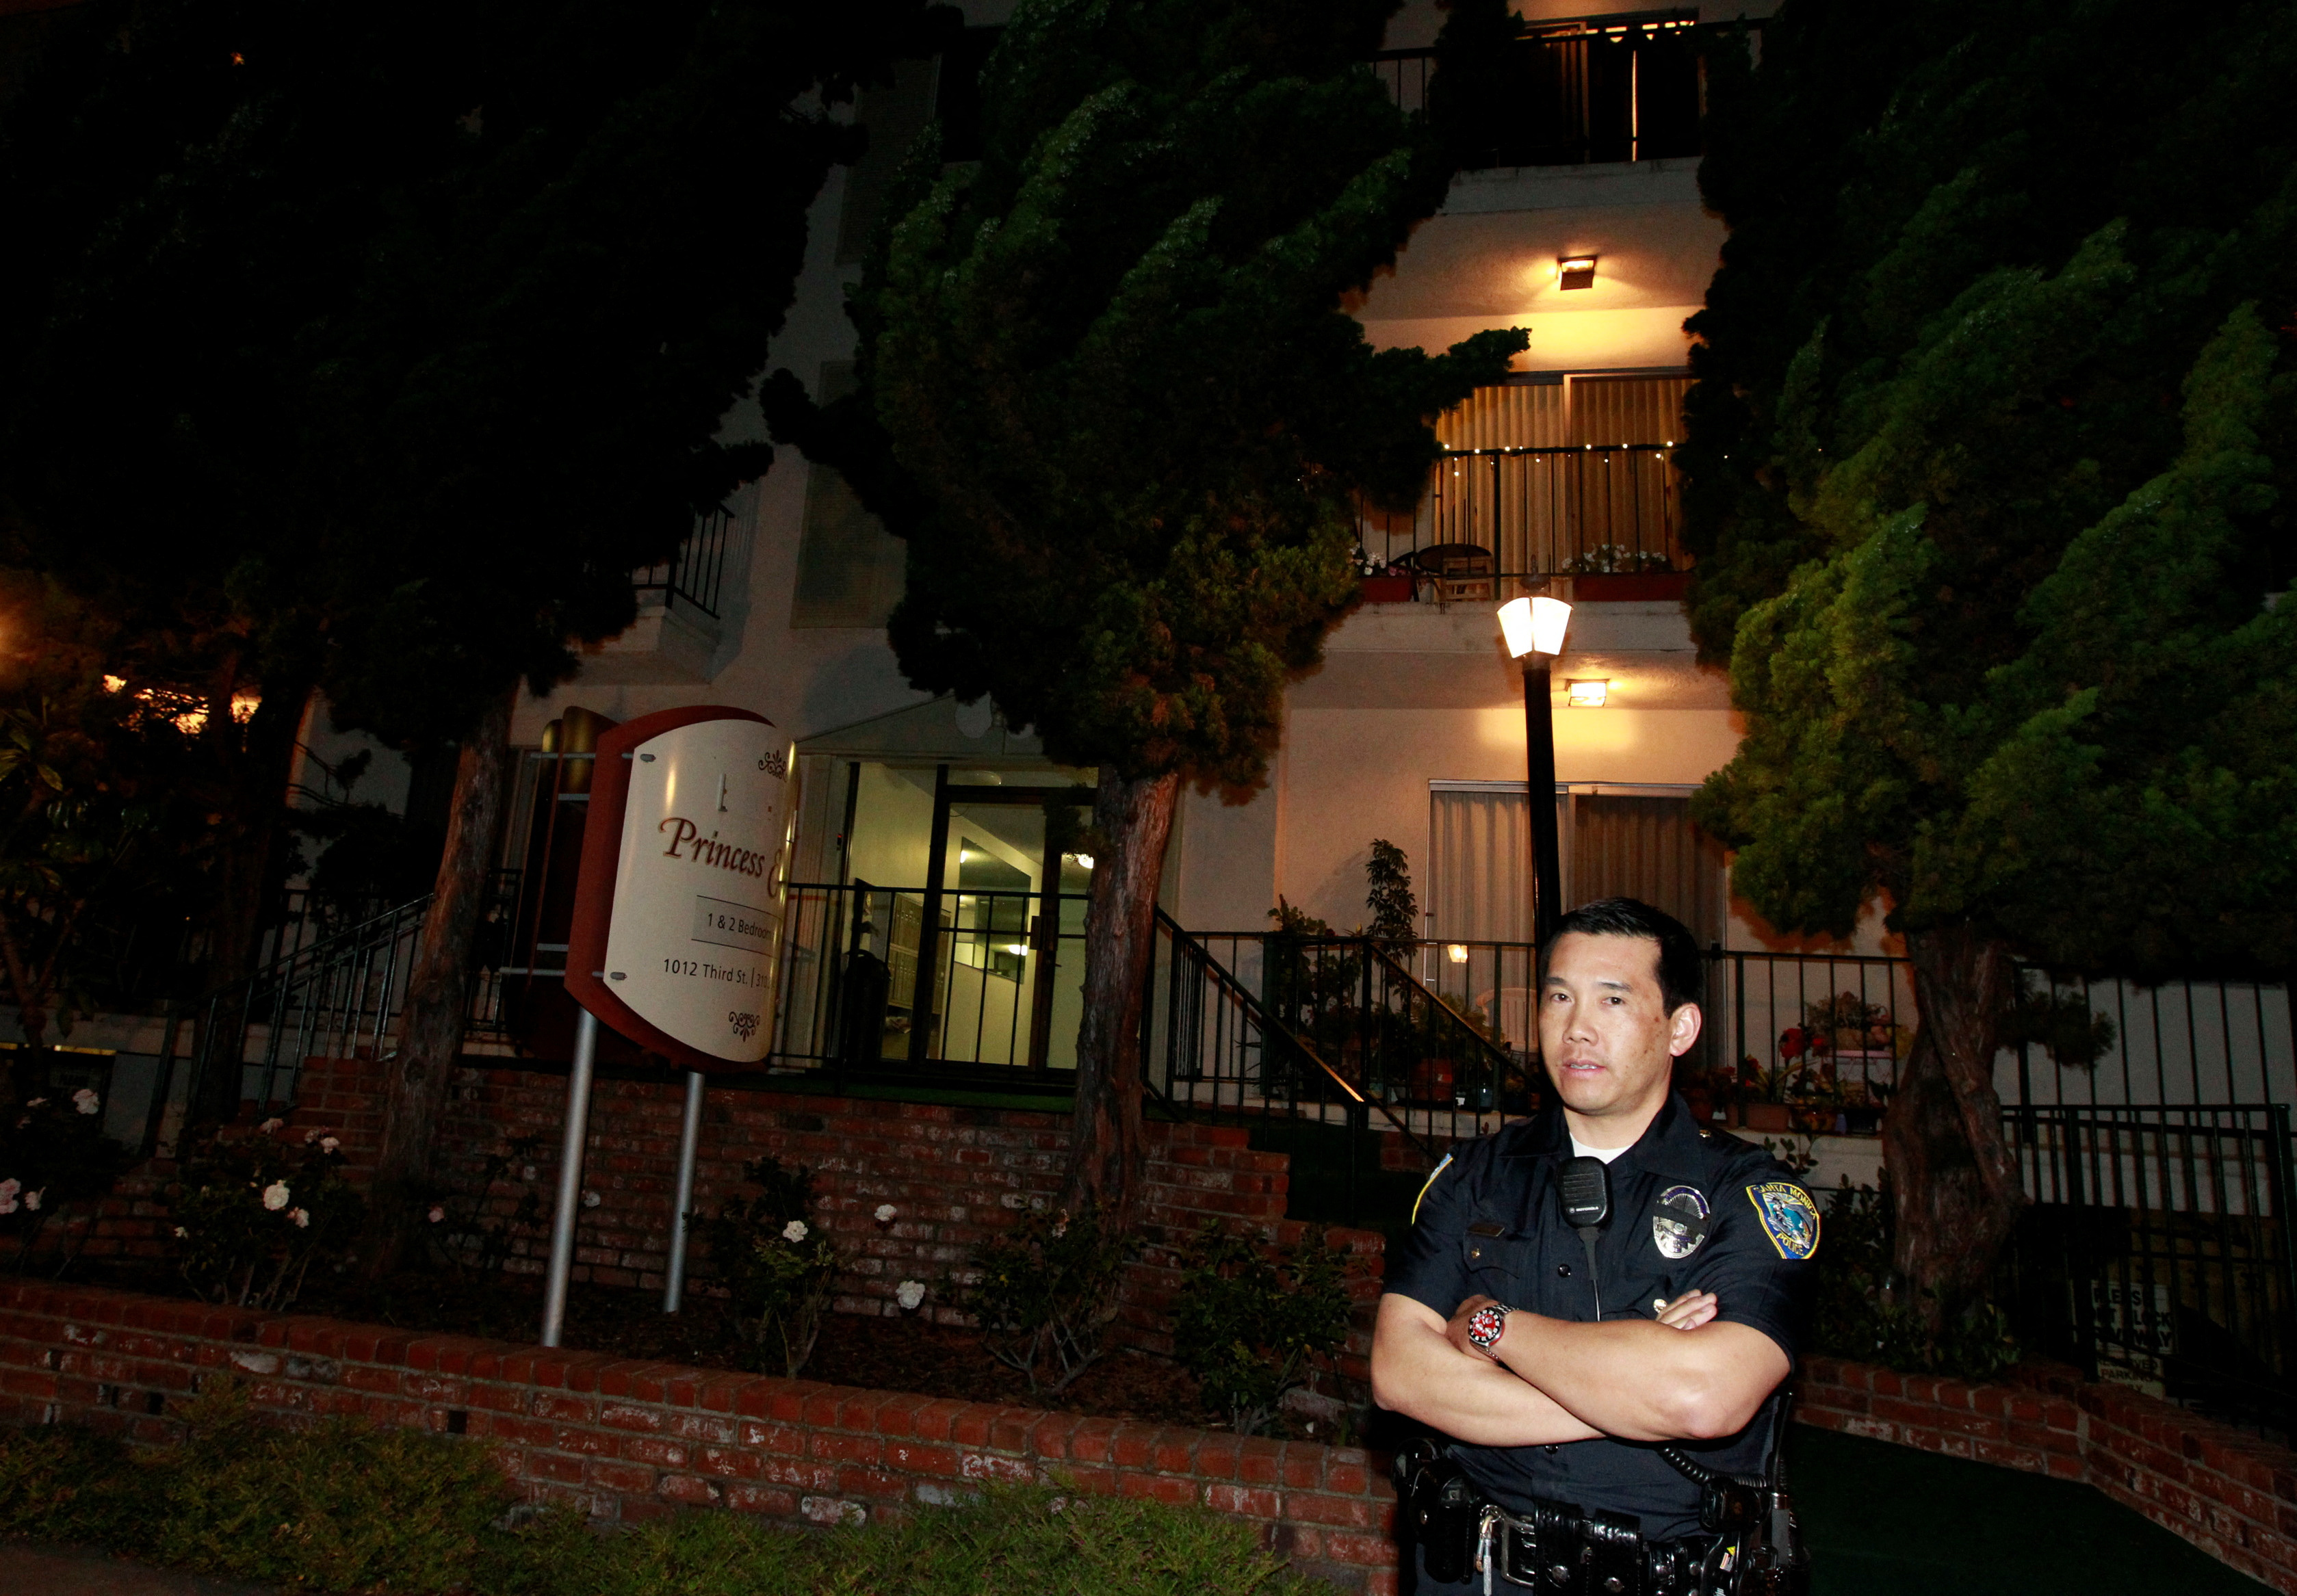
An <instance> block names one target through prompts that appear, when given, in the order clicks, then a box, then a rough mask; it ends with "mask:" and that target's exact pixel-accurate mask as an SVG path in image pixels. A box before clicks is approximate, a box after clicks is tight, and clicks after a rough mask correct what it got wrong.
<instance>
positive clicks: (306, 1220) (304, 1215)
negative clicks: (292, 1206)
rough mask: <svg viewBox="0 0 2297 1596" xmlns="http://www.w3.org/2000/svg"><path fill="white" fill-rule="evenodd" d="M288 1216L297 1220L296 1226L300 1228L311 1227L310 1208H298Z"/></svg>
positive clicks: (306, 1228) (307, 1228)
mask: <svg viewBox="0 0 2297 1596" xmlns="http://www.w3.org/2000/svg"><path fill="white" fill-rule="evenodd" d="M287 1217H288V1218H290V1219H292V1220H293V1221H294V1222H295V1228H296V1229H297V1230H309V1229H310V1228H311V1211H310V1210H309V1208H298V1209H296V1210H295V1212H294V1213H291V1214H289V1215H288V1216H287Z"/></svg>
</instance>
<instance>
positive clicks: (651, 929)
mask: <svg viewBox="0 0 2297 1596" xmlns="http://www.w3.org/2000/svg"><path fill="white" fill-rule="evenodd" d="M792 753H793V750H792V747H791V744H790V740H789V738H788V737H787V736H785V735H784V734H783V733H782V732H781V731H779V730H778V728H776V727H775V726H774V724H773V722H772V721H770V720H766V719H765V718H764V717H763V716H762V715H754V714H752V713H751V712H748V711H747V710H735V709H717V708H708V709H683V710H665V711H663V712H661V713H659V714H654V715H645V716H641V717H640V718H638V720H632V721H629V722H627V723H626V724H624V725H622V726H618V727H615V728H613V730H611V731H609V732H607V733H606V734H605V735H604V736H601V737H600V738H599V739H598V758H597V775H596V777H594V778H593V780H592V783H591V789H590V814H589V820H588V822H587V823H586V825H585V827H584V829H583V846H582V872H581V877H580V884H578V886H577V887H576V889H575V908H574V923H573V927H572V931H571V933H570V934H569V936H568V939H567V942H568V945H567V954H566V990H567V991H569V992H570V993H572V995H573V997H574V1000H575V1001H577V1002H579V1003H580V1004H581V1005H582V1006H583V1007H584V1008H588V1009H589V1011H590V1012H591V1013H592V1014H595V1015H597V1016H598V1018H599V1019H600V1020H602V1021H604V1022H605V1024H609V1025H612V1026H613V1028H614V1029H615V1030H617V1031H619V1032H622V1034H623V1035H624V1036H627V1037H629V1038H630V1040H631V1041H635V1042H637V1043H638V1045H639V1046H641V1047H644V1048H646V1049H650V1050H652V1051H654V1052H657V1053H660V1054H663V1056H664V1057H668V1058H669V1059H670V1060H671V1062H672V1063H674V1064H678V1065H681V1066H682V1067H684V1068H687V1069H695V1070H710V1069H743V1068H747V1067H750V1066H752V1065H756V1064H758V1063H759V1062H761V1061H762V1059H763V1058H764V1057H765V1056H766V1053H767V1050H768V1049H769V1048H770V1046H771V1043H772V1038H773V1018H774V977H775V970H776V967H777V964H778V958H779V956H780V952H781V936H782V885H783V881H782V872H783V861H784V845H785V843H786V841H787V839H788V833H789V827H790V821H791V817H792V814H793V812H794V810H793V806H792V804H791V803H790V802H789V777H790V763H791V756H792Z"/></svg>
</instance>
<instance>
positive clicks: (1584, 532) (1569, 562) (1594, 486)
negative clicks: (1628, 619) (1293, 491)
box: [1356, 443, 1686, 599]
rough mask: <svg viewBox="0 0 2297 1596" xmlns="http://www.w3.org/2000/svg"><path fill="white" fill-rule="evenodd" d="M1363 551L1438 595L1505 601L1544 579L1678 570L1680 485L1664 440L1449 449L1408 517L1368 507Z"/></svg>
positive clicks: (1360, 530)
mask: <svg viewBox="0 0 2297 1596" xmlns="http://www.w3.org/2000/svg"><path fill="white" fill-rule="evenodd" d="M1356 532H1357V537H1358V539H1359V540H1360V541H1361V542H1362V544H1363V549H1364V552H1365V554H1366V555H1369V556H1370V557H1371V559H1372V560H1373V561H1374V562H1376V563H1378V564H1381V565H1383V566H1384V567H1386V568H1387V570H1388V571H1389V572H1393V573H1395V574H1396V575H1409V576H1412V577H1413V578H1415V579H1416V580H1420V581H1422V582H1425V583H1430V584H1438V585H1439V586H1438V587H1437V596H1441V597H1445V598H1461V599H1480V598H1499V597H1505V596H1509V595H1510V594H1511V593H1512V592H1513V591H1514V584H1516V583H1518V582H1519V581H1521V580H1527V579H1542V580H1544V579H1545V578H1547V577H1551V576H1612V575H1616V576H1638V575H1650V574H1654V573H1658V572H1670V571H1675V570H1678V569H1682V568H1684V565H1685V564H1686V560H1685V556H1684V551H1683V497H1682V488H1681V485H1680V484H1679V483H1678V482H1677V481H1676V478H1675V447H1674V446H1673V445H1672V444H1664V443H1619V444H1585V445H1577V444H1575V445H1571V446H1569V447H1568V448H1529V447H1525V448H1470V449H1446V450H1445V451H1444V454H1443V456H1442V457H1440V458H1439V459H1438V460H1437V462H1436V465H1435V466H1434V467H1433V469H1432V470H1431V471H1430V473H1429V476H1428V492H1427V494H1426V496H1425V497H1424V498H1421V499H1420V504H1419V506H1418V507H1417V508H1415V509H1414V510H1413V511H1412V514H1409V515H1391V514H1384V513H1382V512H1379V511H1376V510H1371V509H1369V508H1367V509H1366V510H1364V511H1363V513H1362V514H1360V515H1359V516H1358V519H1357V526H1356Z"/></svg>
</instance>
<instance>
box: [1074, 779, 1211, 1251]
mask: <svg viewBox="0 0 2297 1596" xmlns="http://www.w3.org/2000/svg"><path fill="white" fill-rule="evenodd" d="M1180 793H1181V778H1180V777H1178V776H1149V777H1141V778H1140V779H1138V780H1127V779H1125V778H1124V777H1122V776H1120V775H1118V774H1117V772H1116V769H1115V768H1114V767H1111V766H1106V765H1104V766H1103V767H1101V772H1100V791H1099V794H1098V795H1097V796H1096V797H1095V798H1094V799H1093V804H1092V820H1093V827H1094V829H1095V830H1096V831H1098V832H1099V834H1100V851H1099V855H1098V856H1097V857H1096V858H1095V859H1094V860H1093V870H1092V893H1091V897H1090V899H1088V900H1087V902H1086V905H1085V920H1084V1016H1083V1023H1082V1024H1079V1025H1078V1027H1077V1081H1076V1119H1075V1123H1074V1129H1073V1130H1072V1131H1071V1133H1070V1139H1069V1172H1068V1179H1067V1181H1066V1184H1065V1185H1064V1186H1063V1187H1062V1191H1061V1200H1062V1202H1063V1203H1064V1204H1065V1205H1066V1206H1067V1207H1068V1209H1069V1211H1070V1212H1071V1213H1082V1212H1083V1210H1085V1209H1086V1208H1091V1209H1094V1210H1095V1211H1097V1212H1098V1213H1099V1214H1100V1215H1101V1217H1102V1221H1103V1222H1104V1223H1106V1224H1114V1225H1115V1226H1116V1227H1117V1229H1118V1230H1120V1231H1121V1230H1128V1229H1130V1228H1131V1226H1132V1217H1133V1209H1134V1205H1135V1203H1136V1202H1137V1200H1138V1198H1139V1196H1140V1175H1141V1171H1142V1168H1143V1167H1144V1165H1145V1164H1146V1163H1147V1147H1146V1144H1145V1136H1144V1132H1143V1131H1142V1128H1141V1119H1140V1097H1141V1090H1142V1086H1141V1079H1140V1012H1141V1005H1142V1004H1143V1003H1144V1002H1146V1001H1147V1000H1148V967H1149V960H1150V958H1151V957H1152V956H1153V955H1154V953H1155V950H1156V931H1157V883H1158V880H1159V878H1160V877H1161V876H1162V875H1163V873H1164V868H1165V842H1166V840H1167V839H1169V838H1170V837H1171V835H1173V805H1174V803H1175V802H1178V800H1179V798H1180Z"/></svg>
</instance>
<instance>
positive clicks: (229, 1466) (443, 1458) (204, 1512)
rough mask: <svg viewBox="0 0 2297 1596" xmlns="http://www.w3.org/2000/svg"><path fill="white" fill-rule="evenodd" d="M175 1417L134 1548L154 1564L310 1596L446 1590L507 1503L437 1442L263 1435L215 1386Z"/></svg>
mask: <svg viewBox="0 0 2297 1596" xmlns="http://www.w3.org/2000/svg"><path fill="white" fill-rule="evenodd" d="M185 1419H186V1420H187V1421H188V1425H189V1434H188V1436H187V1437H186V1439H185V1443H184V1444H183V1445H182V1446H181V1447H180V1448H178V1449H177V1450H176V1451H175V1452H174V1453H173V1454H172V1456H170V1457H169V1459H168V1460H167V1461H166V1463H165V1464H164V1465H163V1466H162V1467H163V1471H164V1474H165V1476H166V1481H167V1485H166V1496H165V1510H164V1512H163V1514H162V1515H161V1518H160V1522H159V1524H158V1525H157V1526H156V1528H155V1531H154V1533H152V1534H151V1536H150V1538H149V1540H148V1541H147V1542H146V1546H147V1548H148V1550H149V1551H150V1552H151V1554H152V1556H154V1557H156V1558H157V1559H159V1560H160V1561H161V1562H165V1563H174V1564H180V1565H182V1566H184V1567H192V1568H199V1569H202V1570H205V1571H207V1572H210V1573H216V1574H227V1575H234V1576H235V1577H238V1578H242V1579H250V1580H259V1581H261V1582H263V1583H265V1584H296V1585H302V1586H306V1587H309V1588H312V1589H317V1590H322V1591H367V1590H375V1589H383V1588H387V1589H390V1590H393V1591H452V1590H456V1589H457V1588H459V1587H461V1586H463V1585H465V1584H468V1583H469V1579H470V1575H471V1572H472V1570H473V1567H476V1566H477V1565H478V1563H479V1560H480V1557H481V1552H482V1546H483V1543H485V1541H486V1540H487V1538H488V1536H489V1534H490V1529H489V1526H490V1524H491V1523H492V1522H493V1521H494V1520H495V1519H497V1518H500V1517H501V1516H502V1514H503V1512H504V1510H506V1508H508V1507H509V1506H510V1505H511V1502H512V1501H513V1500H514V1497H513V1493H512V1491H511V1487H510V1483H509V1481H508V1480H507V1479H506V1478H505V1477H504V1475H503V1471H502V1468H501V1467H500V1465H498V1463H497V1462H496V1461H495V1460H494V1457H493V1454H492V1453H490V1452H488V1451H487V1450H486V1449H485V1448H483V1447H480V1446H473V1445H472V1444H468V1443H466V1442H462V1441H457V1440H454V1439H452V1438H450V1437H449V1436H433V1435H430V1434H427V1433H426V1432H424V1431H421V1430H400V1429H387V1430H385V1429H375V1428H373V1427H369V1426H367V1425H366V1424H365V1423H363V1422H360V1421H358V1420H356V1419H331V1420H329V1421H327V1422H326V1423H325V1424H322V1425H320V1426H318V1427H316V1428H313V1429H308V1430H289V1429H275V1428H272V1427H269V1426H267V1425H265V1424H263V1423H261V1422H260V1421H259V1420H258V1419H256V1418H255V1417H254V1416H253V1415H252V1414H251V1413H250V1412H249V1411H248V1409H247V1407H246V1404H245V1402H244V1399H243V1394H242V1393H241V1392H240V1390H239V1388H238V1387H237V1386H235V1385H233V1384H232V1383H231V1382H229V1381H223V1380H218V1381H215V1382H212V1383H211V1384H210V1387H209V1390H208V1391H207V1392H206V1393H205V1394H202V1396H201V1397H200V1399H199V1400H198V1401H197V1402H195V1403H193V1404H192V1405H191V1407H190V1408H189V1409H188V1410H187V1411H186V1412H185Z"/></svg>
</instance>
